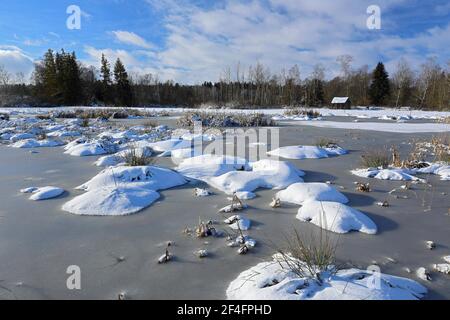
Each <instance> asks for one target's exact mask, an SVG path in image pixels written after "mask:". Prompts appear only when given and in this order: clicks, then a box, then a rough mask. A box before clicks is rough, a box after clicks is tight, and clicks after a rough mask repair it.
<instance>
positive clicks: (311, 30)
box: [147, 0, 450, 83]
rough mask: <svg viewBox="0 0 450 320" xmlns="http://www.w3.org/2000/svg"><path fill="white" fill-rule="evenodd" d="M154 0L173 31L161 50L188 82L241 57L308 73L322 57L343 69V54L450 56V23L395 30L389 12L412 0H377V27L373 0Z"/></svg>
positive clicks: (359, 59) (357, 59)
mask: <svg viewBox="0 0 450 320" xmlns="http://www.w3.org/2000/svg"><path fill="white" fill-rule="evenodd" d="M147 2H149V3H150V4H151V5H153V6H156V9H157V10H160V11H163V12H166V16H165V28H166V29H167V32H168V36H167V38H166V39H165V46H164V49H163V50H161V51H160V52H159V53H158V57H159V59H160V63H161V65H163V66H165V67H166V69H167V68H170V72H171V73H172V74H173V75H174V76H175V80H177V81H182V82H189V83H193V82H199V81H203V80H213V81H214V80H217V78H218V76H219V75H220V73H221V72H222V71H223V69H224V68H225V67H227V66H234V65H236V64H237V63H238V62H240V63H241V66H245V67H248V66H249V65H251V64H253V65H254V64H255V63H256V62H257V61H259V62H261V63H263V64H265V65H267V66H268V67H269V68H270V69H271V70H272V71H274V72H278V71H280V70H281V69H283V68H289V67H290V66H292V65H294V64H298V65H299V66H300V68H301V72H302V77H303V78H304V77H306V76H308V74H309V73H310V71H311V69H312V66H313V65H314V64H316V63H323V64H324V65H325V66H327V67H328V69H329V71H331V74H338V72H339V71H338V70H339V67H338V64H337V63H336V57H337V56H338V55H341V54H351V55H352V56H354V65H355V67H359V66H361V65H364V64H369V65H370V66H371V67H372V66H374V65H375V64H376V63H377V62H378V60H379V59H381V57H382V58H383V59H384V60H385V62H386V63H387V64H388V65H392V64H393V61H395V60H398V59H399V58H400V57H401V56H405V57H406V58H409V59H408V60H410V61H412V62H417V61H420V60H422V61H423V60H424V57H423V55H424V52H425V53H426V54H428V55H433V54H434V55H438V56H440V57H446V56H447V57H448V56H450V49H449V47H448V45H446V44H448V43H449V42H450V39H449V37H450V32H449V31H450V24H449V25H448V26H447V27H445V28H433V29H430V30H427V31H421V32H417V34H415V35H413V36H409V37H400V36H397V35H395V34H394V35H393V30H394V29H390V28H392V27H391V26H393V25H395V24H394V22H393V21H389V20H388V18H387V17H386V16H387V15H386V14H385V13H388V12H389V11H390V10H391V9H393V8H396V7H401V6H402V5H406V4H407V1H406V0H389V1H388V0H378V1H377V4H378V5H379V6H380V7H381V13H382V19H383V26H385V28H386V29H385V30H375V31H374V30H368V29H367V27H366V20H367V18H368V15H367V13H366V10H367V7H368V6H369V5H371V4H373V1H372V0H362V1H353V0H342V1H335V0H322V1H316V0H302V1H298V0H269V1H263V0H253V1H250V2H245V3H244V2H242V1H237V0H224V1H221V2H218V3H217V4H215V5H213V6H212V7H209V8H202V7H198V6H195V5H193V4H192V3H189V2H186V1H173V0H161V1H156V0H147ZM420 58H421V59H420Z"/></svg>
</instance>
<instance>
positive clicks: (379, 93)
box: [369, 62, 391, 106]
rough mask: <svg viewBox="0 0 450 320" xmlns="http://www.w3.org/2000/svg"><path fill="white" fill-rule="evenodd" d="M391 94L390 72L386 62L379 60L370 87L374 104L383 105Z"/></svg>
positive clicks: (370, 94)
mask: <svg viewBox="0 0 450 320" xmlns="http://www.w3.org/2000/svg"><path fill="white" fill-rule="evenodd" d="M390 94H391V86H390V83H389V74H388V73H387V72H386V69H385V68H384V64H383V63H381V62H379V63H378V65H377V67H376V68H375V70H374V71H373V74H372V83H371V84H370V88H369V96H370V101H371V103H372V104H374V105H377V106H379V105H383V104H384V103H385V102H387V100H388V98H389V96H390Z"/></svg>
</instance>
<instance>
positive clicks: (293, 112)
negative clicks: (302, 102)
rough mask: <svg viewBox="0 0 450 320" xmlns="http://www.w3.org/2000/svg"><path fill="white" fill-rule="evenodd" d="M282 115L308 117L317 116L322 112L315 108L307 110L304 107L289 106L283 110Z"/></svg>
mask: <svg viewBox="0 0 450 320" xmlns="http://www.w3.org/2000/svg"><path fill="white" fill-rule="evenodd" d="M284 115H285V116H286V117H306V116H307V117H310V118H313V119H315V118H319V117H321V116H322V114H321V113H320V112H318V111H315V110H308V109H305V108H290V109H286V110H285V111H284Z"/></svg>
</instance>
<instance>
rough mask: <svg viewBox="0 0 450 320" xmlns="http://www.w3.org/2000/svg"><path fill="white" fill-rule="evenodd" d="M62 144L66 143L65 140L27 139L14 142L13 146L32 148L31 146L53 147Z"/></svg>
mask: <svg viewBox="0 0 450 320" xmlns="http://www.w3.org/2000/svg"><path fill="white" fill-rule="evenodd" d="M62 145H64V142H63V141H60V140H49V139H46V140H36V139H27V140H20V141H17V142H16V143H13V144H12V145H11V147H13V148H18V149H30V148H52V147H59V146H62Z"/></svg>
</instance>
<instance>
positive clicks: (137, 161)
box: [121, 146, 155, 167]
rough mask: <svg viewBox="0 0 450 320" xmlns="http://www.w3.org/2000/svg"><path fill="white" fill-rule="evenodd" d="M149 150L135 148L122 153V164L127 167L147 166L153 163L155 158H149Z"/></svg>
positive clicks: (150, 152)
mask: <svg viewBox="0 0 450 320" xmlns="http://www.w3.org/2000/svg"><path fill="white" fill-rule="evenodd" d="M151 154H152V151H151V149H150V148H142V149H141V148H137V147H136V146H132V147H130V149H128V150H126V151H125V152H123V154H122V155H121V158H122V160H123V162H124V163H125V164H126V165H127V166H129V167H141V166H148V165H151V164H153V163H154V162H155V158H153V157H152V156H151Z"/></svg>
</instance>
